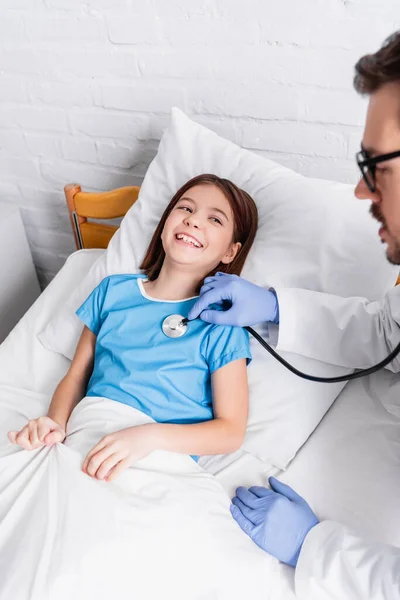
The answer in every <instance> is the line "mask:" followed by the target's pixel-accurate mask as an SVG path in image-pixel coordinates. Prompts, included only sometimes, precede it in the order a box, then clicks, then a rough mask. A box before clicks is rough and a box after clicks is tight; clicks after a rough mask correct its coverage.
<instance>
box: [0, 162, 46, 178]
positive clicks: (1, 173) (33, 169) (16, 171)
mask: <svg viewBox="0 0 400 600" xmlns="http://www.w3.org/2000/svg"><path fill="white" fill-rule="evenodd" d="M0 177H2V178H4V179H10V180H16V181H21V180H22V181H23V180H26V181H30V182H32V183H34V184H37V183H39V182H40V181H41V175H40V170H39V165H38V163H37V160H36V159H34V158H32V159H23V158H14V157H11V156H9V157H6V156H2V158H1V160H0Z"/></svg>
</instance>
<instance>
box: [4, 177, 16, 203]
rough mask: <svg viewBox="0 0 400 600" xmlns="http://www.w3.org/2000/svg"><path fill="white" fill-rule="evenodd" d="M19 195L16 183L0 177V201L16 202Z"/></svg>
mask: <svg viewBox="0 0 400 600" xmlns="http://www.w3.org/2000/svg"><path fill="white" fill-rule="evenodd" d="M20 197H21V192H20V190H19V188H18V185H17V183H11V182H9V181H4V179H0V202H12V203H14V204H18V202H17V200H18V199H19V198H20Z"/></svg>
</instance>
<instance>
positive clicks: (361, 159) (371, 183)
mask: <svg viewBox="0 0 400 600" xmlns="http://www.w3.org/2000/svg"><path fill="white" fill-rule="evenodd" d="M399 156H400V150H398V151H397V152H390V154H379V155H378V156H373V157H371V156H369V154H368V152H367V151H366V150H360V152H357V154H356V161H357V164H358V166H359V168H360V171H361V174H362V176H363V178H364V181H365V183H366V184H367V186H368V188H369V190H370V191H371V192H375V191H376V165H377V164H378V163H380V162H384V161H386V160H392V158H397V157H399Z"/></svg>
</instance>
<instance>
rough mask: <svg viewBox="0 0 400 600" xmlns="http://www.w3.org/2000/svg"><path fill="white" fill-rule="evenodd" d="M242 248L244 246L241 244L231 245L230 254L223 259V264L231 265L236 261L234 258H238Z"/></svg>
mask: <svg viewBox="0 0 400 600" xmlns="http://www.w3.org/2000/svg"><path fill="white" fill-rule="evenodd" d="M241 247H242V244H241V243H240V242H235V243H234V244H231V245H230V247H229V249H228V252H227V253H226V254H225V256H224V257H223V258H221V262H222V263H224V265H228V264H229V263H231V262H232V261H233V260H234V258H236V256H237V254H238V252H239V250H240V248H241Z"/></svg>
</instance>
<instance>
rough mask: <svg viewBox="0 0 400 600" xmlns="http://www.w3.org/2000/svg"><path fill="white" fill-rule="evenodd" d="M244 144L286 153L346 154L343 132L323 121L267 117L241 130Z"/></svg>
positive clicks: (340, 155)
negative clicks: (303, 121)
mask: <svg viewBox="0 0 400 600" xmlns="http://www.w3.org/2000/svg"><path fill="white" fill-rule="evenodd" d="M243 145H244V146H245V147H246V148H254V149H260V150H273V151H278V152H287V153H289V154H310V155H315V156H318V155H319V156H332V157H334V156H339V157H343V156H347V143H346V139H345V137H344V135H343V134H342V133H340V132H337V131H332V130H330V129H329V128H328V127H325V126H323V125H313V124H307V123H294V122H293V123H288V122H283V121H269V122H265V121H264V122H259V123H254V122H252V123H248V125H247V127H246V129H245V130H244V132H243Z"/></svg>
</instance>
